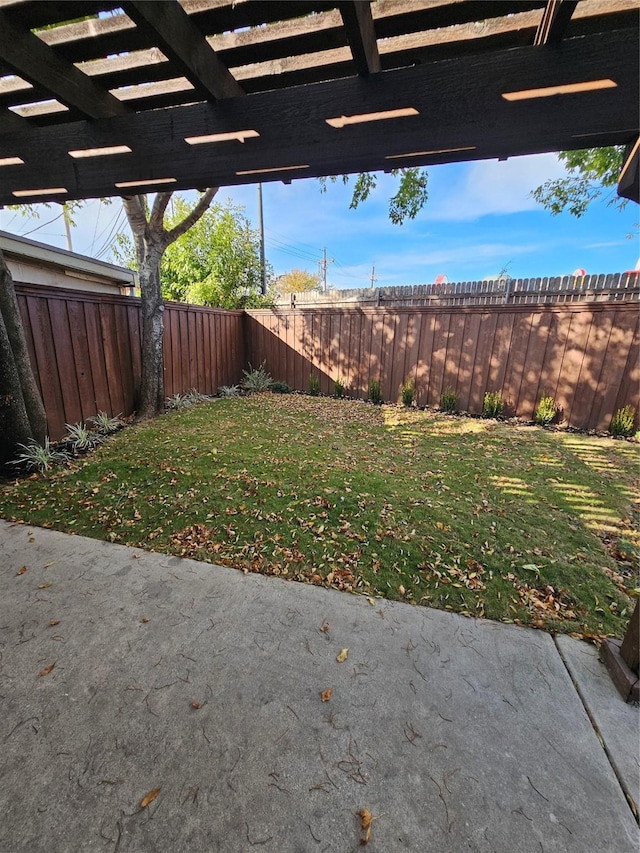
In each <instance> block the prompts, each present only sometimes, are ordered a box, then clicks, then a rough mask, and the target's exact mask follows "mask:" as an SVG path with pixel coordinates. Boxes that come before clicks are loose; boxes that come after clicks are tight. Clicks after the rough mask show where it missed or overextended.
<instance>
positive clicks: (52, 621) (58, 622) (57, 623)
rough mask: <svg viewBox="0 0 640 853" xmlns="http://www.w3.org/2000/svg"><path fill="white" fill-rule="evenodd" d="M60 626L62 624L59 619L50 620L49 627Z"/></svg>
mask: <svg viewBox="0 0 640 853" xmlns="http://www.w3.org/2000/svg"><path fill="white" fill-rule="evenodd" d="M59 624H60V620H59V619H49V625H51V627H52V628H53V626H54V625H59Z"/></svg>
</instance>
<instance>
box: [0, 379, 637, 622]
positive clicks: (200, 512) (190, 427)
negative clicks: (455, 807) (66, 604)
mask: <svg viewBox="0 0 640 853" xmlns="http://www.w3.org/2000/svg"><path fill="white" fill-rule="evenodd" d="M636 460H637V447H636V446H635V445H634V444H632V443H629V442H624V441H615V440H613V439H608V438H594V437H587V436H583V435H577V434H574V433H564V432H549V431H545V430H542V429H539V428H536V427H514V426H509V425H506V424H503V423H498V422H495V421H486V420H480V419H469V418H462V417H451V416H447V415H441V414H433V413H429V412H424V411H418V410H414V409H407V408H404V407H394V406H382V407H379V406H371V405H369V404H366V403H361V402H357V401H347V400H329V399H318V398H315V397H306V396H300V395H266V394H261V395H255V396H251V397H238V398H225V399H221V400H219V401H216V402H215V403H210V404H204V405H201V406H198V407H195V408H191V409H188V410H184V411H177V412H170V413H168V414H166V415H163V416H162V417H159V418H157V419H156V420H155V421H152V422H149V423H145V424H142V425H138V426H134V427H130V428H128V429H126V430H124V431H122V432H120V433H118V434H117V435H115V436H114V437H112V438H110V439H109V440H108V441H107V442H106V443H105V444H104V445H103V446H102V447H100V448H99V449H98V450H97V451H96V452H95V453H93V454H92V455H90V456H88V457H85V458H84V459H83V460H80V461H77V462H75V463H73V464H72V466H71V467H67V468H60V469H57V470H56V472H55V473H54V474H52V475H50V476H48V477H47V478H43V477H38V478H31V479H23V480H20V481H17V482H15V483H10V484H9V483H7V484H5V485H4V486H3V487H2V488H1V489H0V515H2V516H3V517H5V518H9V519H16V520H23V521H26V522H28V523H30V524H38V525H43V526H47V527H54V528H56V529H58V530H64V531H73V532H76V533H80V534H84V535H86V536H93V537H96V538H101V539H107V540H111V541H114V542H121V543H125V544H128V545H133V546H136V547H141V548H147V549H152V550H156V551H162V552H166V553H172V554H178V555H182V556H188V557H193V558H196V559H199V560H206V561H210V562H216V563H221V564H223V565H228V566H233V567H236V568H239V569H242V570H244V571H259V572H264V573H266V574H273V575H279V576H281V577H286V578H291V579H296V580H301V581H306V582H311V583H322V584H327V585H332V586H334V587H337V588H339V589H344V590H353V591H356V592H361V593H363V594H365V595H367V596H370V597H373V596H384V597H386V598H395V599H402V600H405V601H410V602H415V603H416V604H426V605H431V606H435V607H439V608H444V609H451V610H455V611H458V612H461V613H465V614H468V615H472V616H473V615H475V616H486V617H488V618H491V619H500V620H503V621H513V622H518V623H523V624H529V625H535V626H538V627H545V628H547V629H549V630H553V631H556V630H559V631H568V632H572V633H577V634H586V635H590V636H602V635H615V636H621V635H622V633H623V632H624V629H625V627H626V623H627V621H628V618H629V615H630V612H631V609H632V608H631V602H630V599H629V598H628V597H627V596H626V595H625V594H624V592H623V591H622V590H623V589H624V588H625V587H633V586H637V585H638V579H637V565H636V566H635V568H633V567H632V563H633V561H634V555H637V544H638V543H637V539H635V538H634V537H635V533H634V531H635V530H636V525H634V523H633V521H632V519H631V509H630V507H631V505H632V502H633V500H634V483H633V473H634V471H635V470H636ZM613 554H618V555H620V556H621V557H622V558H623V559H624V560H625V562H618V561H616V560H614V558H613V556H612V555H613Z"/></svg>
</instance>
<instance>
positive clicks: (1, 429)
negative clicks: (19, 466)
mask: <svg viewBox="0 0 640 853" xmlns="http://www.w3.org/2000/svg"><path fill="white" fill-rule="evenodd" d="M31 437H32V433H31V426H30V425H29V418H28V417H27V410H26V408H25V405H24V397H23V396H22V388H21V387H20V378H19V376H18V370H17V368H16V363H15V359H14V357H13V351H12V349H11V344H10V343H9V336H8V334H7V327H6V326H5V324H4V320H3V319H2V314H0V465H6V463H7V462H10V461H11V460H12V459H15V457H16V453H17V450H18V444H20V443H21V444H26V443H27V442H28V441H29V439H30V438H31Z"/></svg>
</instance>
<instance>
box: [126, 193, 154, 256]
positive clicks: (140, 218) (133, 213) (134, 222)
mask: <svg viewBox="0 0 640 853" xmlns="http://www.w3.org/2000/svg"><path fill="white" fill-rule="evenodd" d="M122 205H123V207H124V211H125V213H126V214H127V219H128V220H129V225H130V226H131V231H132V233H133V242H134V243H135V247H136V255H137V257H138V264H139V263H140V258H141V257H143V256H144V234H145V231H146V228H147V224H148V223H147V215H146V212H145V204H144V196H141V195H132V196H124V197H123V199H122Z"/></svg>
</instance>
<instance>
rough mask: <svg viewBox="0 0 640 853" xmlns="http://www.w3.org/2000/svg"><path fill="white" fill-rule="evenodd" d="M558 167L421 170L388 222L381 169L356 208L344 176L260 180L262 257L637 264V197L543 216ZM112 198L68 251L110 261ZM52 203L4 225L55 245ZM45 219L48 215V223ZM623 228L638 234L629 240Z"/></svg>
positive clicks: (441, 266) (6, 214)
mask: <svg viewBox="0 0 640 853" xmlns="http://www.w3.org/2000/svg"><path fill="white" fill-rule="evenodd" d="M562 174H563V167H562V165H561V164H560V163H559V162H558V160H557V158H556V157H555V155H553V154H542V155H536V156H531V157H516V158H512V159H510V160H508V161H506V162H502V163H499V162H497V161H495V160H492V161H479V162H475V163H458V164H452V165H444V166H437V167H432V168H431V169H429V201H428V202H427V205H426V206H425V207H424V208H423V210H422V211H421V213H419V214H418V216H417V218H416V219H415V220H413V221H410V222H407V223H405V224H404V225H402V226H397V225H392V224H391V222H390V221H389V218H388V200H389V198H390V197H391V196H392V195H393V193H394V186H395V182H394V179H393V178H392V177H391V176H389V175H380V176H379V183H378V188H377V189H376V191H375V192H374V194H373V195H372V197H371V198H370V199H369V200H368V201H367V202H365V203H364V204H363V205H361V206H360V207H359V208H358V209H357V210H350V209H349V202H350V199H351V191H350V189H349V187H348V186H347V187H345V186H343V185H342V182H338V183H336V184H333V185H332V184H329V185H328V189H327V192H326V193H324V194H323V193H322V192H321V191H320V185H319V183H318V181H315V180H304V181H293V182H292V183H291V184H290V185H288V186H287V185H284V184H282V183H268V184H263V203H264V223H265V238H266V254H267V259H268V260H269V261H270V263H271V264H272V266H273V267H274V271H275V273H276V274H281V273H284V272H286V271H287V270H289V269H292V268H293V267H297V268H300V269H307V270H309V271H310V272H317V269H318V266H317V263H316V261H317V260H319V259H320V258H321V257H322V252H323V248H325V247H326V250H327V256H328V257H329V258H332V259H333V260H334V263H332V264H330V265H329V268H328V276H327V278H328V282H329V284H330V285H332V286H334V287H337V288H345V287H368V286H370V285H371V275H372V268H373V267H375V277H376V280H375V284H376V285H378V286H385V285H403V284H424V283H427V282H430V281H433V280H434V279H435V277H436V276H437V275H439V274H444V275H446V276H447V277H448V279H449V281H468V280H473V279H482V278H485V277H488V276H492V275H495V274H497V273H498V272H500V270H501V269H503V268H505V267H506V268H507V270H508V272H509V274H510V275H511V276H513V277H514V278H525V277H536V276H552V275H564V274H570V273H572V272H573V270H575V269H576V268H579V267H582V268H584V269H585V270H586V271H587V272H588V273H609V272H624V271H625V270H628V269H633V267H634V266H635V264H636V262H637V260H638V256H639V253H640V247H639V243H638V236H637V234H638V232H637V223H638V221H639V220H640V211H639V210H638V206H637V205H635V204H634V203H633V202H629V204H628V205H627V208H626V210H624V211H623V212H622V213H620V212H618V211H617V210H616V209H614V208H613V207H609V206H607V205H606V203H604V202H598V203H596V204H594V205H592V206H591V208H590V209H589V211H588V213H587V214H586V215H585V216H584V217H583V218H582V219H575V218H574V217H572V216H570V215H568V214H566V215H565V214H563V215H560V216H556V217H554V216H551V215H550V214H549V213H548V212H546V211H545V210H544V209H543V208H541V207H540V206H539V205H537V204H536V202H535V201H534V200H533V199H532V198H531V197H530V192H531V190H532V189H534V188H535V187H536V186H538V185H539V184H541V183H542V182H543V181H545V180H546V179H548V178H555V177H559V176H561V175H562ZM227 197H230V198H231V199H232V200H233V202H234V203H236V204H240V205H243V206H244V208H245V213H246V215H247V216H248V218H249V219H250V220H251V221H252V222H253V223H254V224H255V226H256V227H257V223H258V217H257V209H258V206H257V191H256V187H255V186H248V187H237V188H229V189H221V190H220V192H219V193H218V197H217V200H218V201H223V200H224V199H225V198H227ZM120 211H121V205H120V203H119V201H118V200H114V203H113V204H111V205H110V206H105V205H104V204H100V203H99V202H98V201H92V202H90V203H88V204H87V206H86V207H85V208H84V209H83V211H82V212H81V213H79V214H78V216H77V222H76V227H75V228H74V229H73V234H72V239H73V249H74V251H76V252H80V253H81V254H87V255H90V256H93V257H100V258H102V259H103V260H111V257H110V250H109V246H110V242H111V241H112V239H113V236H114V234H115V233H116V232H117V230H118V228H119V223H121V227H122V229H123V230H124V229H126V223H125V222H124V215H123V214H121V212H120ZM56 216H59V208H56V207H55V206H54V207H52V208H49V209H43V210H41V216H40V219H33V218H25V217H22V216H20V215H19V214H18V215H16V212H15V211H9V210H0V229H2V230H5V231H10V232H13V233H16V234H23V235H27V236H30V237H32V238H33V239H35V240H39V241H41V242H43V243H50V244H51V245H57V246H62V247H64V246H65V237H64V227H63V222H62V219H61V217H59V218H58V219H56V220H55V221H54V222H49V220H51V219H53V218H54V217H56ZM47 223H48V224H47ZM630 234H633V235H634V236H633V237H632V239H629V236H628V235H630Z"/></svg>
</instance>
